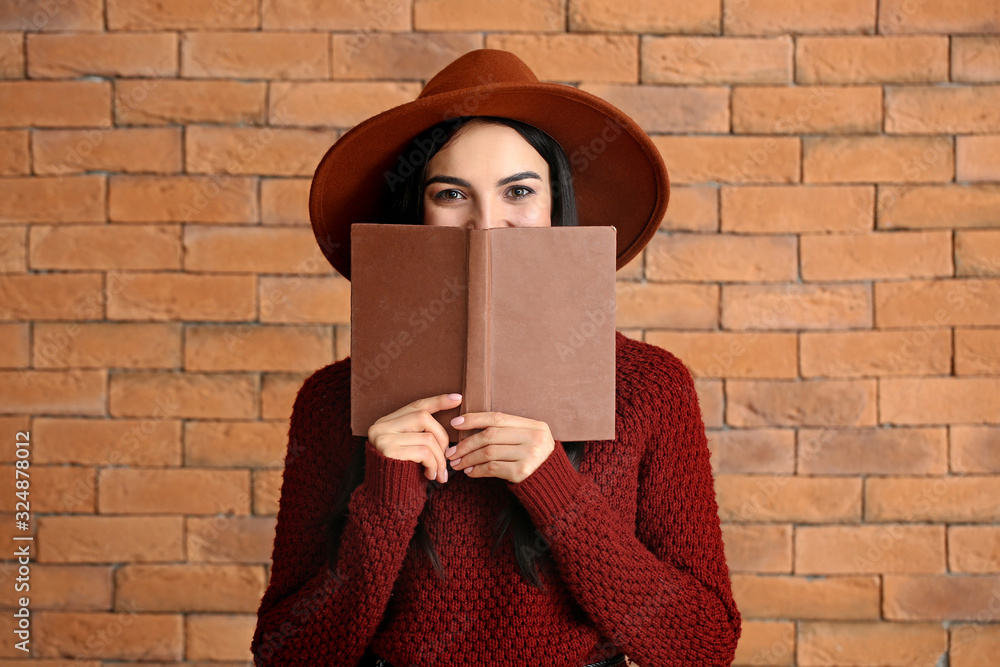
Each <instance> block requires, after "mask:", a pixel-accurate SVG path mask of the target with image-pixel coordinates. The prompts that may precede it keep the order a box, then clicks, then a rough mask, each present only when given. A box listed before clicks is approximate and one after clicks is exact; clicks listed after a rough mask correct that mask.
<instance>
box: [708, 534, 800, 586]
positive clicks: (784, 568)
mask: <svg viewBox="0 0 1000 667" xmlns="http://www.w3.org/2000/svg"><path fill="white" fill-rule="evenodd" d="M722 541H723V542H724V543H725V545H726V564H727V565H728V566H729V571H730V572H761V573H770V574H786V573H789V572H791V571H792V527H791V526H789V525H768V524H746V525H744V524H738V523H727V524H723V525H722Z"/></svg>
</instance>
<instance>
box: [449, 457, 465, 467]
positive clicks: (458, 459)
mask: <svg viewBox="0 0 1000 667" xmlns="http://www.w3.org/2000/svg"><path fill="white" fill-rule="evenodd" d="M461 460H462V457H461V456H460V457H458V458H457V459H455V460H454V461H452V462H451V467H452V468H454V467H455V466H457V465H458V462H459V461H461Z"/></svg>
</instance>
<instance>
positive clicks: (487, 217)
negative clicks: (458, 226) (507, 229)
mask: <svg viewBox="0 0 1000 667" xmlns="http://www.w3.org/2000/svg"><path fill="white" fill-rule="evenodd" d="M505 211H506V209H505V208H504V207H503V205H502V204H500V203H498V202H491V201H483V200H480V201H479V202H478V204H477V205H476V206H474V207H473V209H472V216H471V219H470V220H469V222H468V223H467V225H466V226H468V227H470V228H472V229H489V228H491V227H503V225H504V222H505V220H504V216H505V215H506V212H505Z"/></svg>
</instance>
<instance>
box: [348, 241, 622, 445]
mask: <svg viewBox="0 0 1000 667" xmlns="http://www.w3.org/2000/svg"><path fill="white" fill-rule="evenodd" d="M615 252H616V239H615V228H614V227H612V226H603V227H597V226H586V227H496V228H491V229H465V228H461V227H437V226H427V225H403V224H364V223H356V224H354V225H352V226H351V427H352V430H353V433H354V435H367V433H368V428H369V427H370V426H371V425H372V424H373V423H375V422H376V421H377V420H378V419H379V418H381V417H383V416H385V415H388V414H390V413H392V412H395V411H396V410H398V409H399V408H401V407H403V406H404V405H406V404H408V403H411V402H412V401H414V400H416V399H418V398H422V397H425V396H434V395H436V394H445V393H451V392H460V393H461V394H462V397H463V398H462V404H461V406H459V407H457V408H454V409H451V410H442V411H440V412H437V413H434V414H435V418H436V419H437V420H438V422H440V423H441V424H442V425H443V426H444V428H445V430H446V431H447V432H448V437H449V439H450V440H451V441H452V442H457V441H458V440H459V439H460V438H464V437H467V436H468V435H471V433H470V432H469V431H462V432H459V431H458V430H457V429H455V428H454V427H453V426H451V423H450V421H451V419H452V418H453V417H456V416H458V415H459V414H463V413H466V412H486V411H493V410H498V411H500V412H505V413H508V414H514V415H520V416H523V417H527V418H529V419H536V420H540V421H544V422H546V423H547V424H548V425H549V429H550V430H551V432H552V436H553V437H554V438H555V439H557V440H562V441H572V440H608V439H612V438H614V437H615V268H616V266H615Z"/></svg>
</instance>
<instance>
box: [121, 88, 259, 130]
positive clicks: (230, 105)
mask: <svg viewBox="0 0 1000 667" xmlns="http://www.w3.org/2000/svg"><path fill="white" fill-rule="evenodd" d="M114 85H115V92H114V113H115V124H116V125H126V124H132V125H165V124H188V123H222V124H228V125H240V124H244V123H245V124H249V125H262V124H263V123H264V121H265V117H266V114H267V110H266V107H265V97H266V95H267V84H266V83H265V82H263V81H226V80H212V81H184V80H170V79H157V80H155V81H151V80H149V79H117V80H115V82H114Z"/></svg>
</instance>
